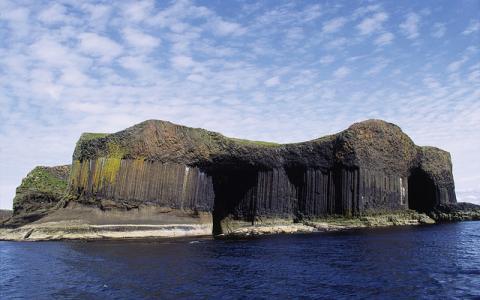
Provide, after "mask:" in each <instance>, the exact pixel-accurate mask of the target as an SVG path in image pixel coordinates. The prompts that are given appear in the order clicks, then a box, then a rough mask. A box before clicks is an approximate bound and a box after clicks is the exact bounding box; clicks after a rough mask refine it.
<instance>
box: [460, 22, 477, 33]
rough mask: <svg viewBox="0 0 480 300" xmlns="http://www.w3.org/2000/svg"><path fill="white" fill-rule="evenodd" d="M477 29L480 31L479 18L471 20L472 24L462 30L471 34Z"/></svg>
mask: <svg viewBox="0 0 480 300" xmlns="http://www.w3.org/2000/svg"><path fill="white" fill-rule="evenodd" d="M477 31H480V21H478V20H471V21H470V24H469V25H468V27H467V28H466V29H465V30H464V31H463V32H462V34H464V35H469V34H472V33H475V32H477Z"/></svg>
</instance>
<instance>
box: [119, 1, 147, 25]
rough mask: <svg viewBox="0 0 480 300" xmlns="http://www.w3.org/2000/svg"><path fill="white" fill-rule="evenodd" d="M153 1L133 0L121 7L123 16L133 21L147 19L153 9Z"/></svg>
mask: <svg viewBox="0 0 480 300" xmlns="http://www.w3.org/2000/svg"><path fill="white" fill-rule="evenodd" d="M154 5H155V4H154V2H153V1H152V0H145V1H133V2H130V3H128V4H126V5H124V7H123V15H124V17H125V18H126V19H127V20H129V21H133V22H140V21H143V20H147V19H148V18H149V16H150V13H151V12H152V11H153V7H154Z"/></svg>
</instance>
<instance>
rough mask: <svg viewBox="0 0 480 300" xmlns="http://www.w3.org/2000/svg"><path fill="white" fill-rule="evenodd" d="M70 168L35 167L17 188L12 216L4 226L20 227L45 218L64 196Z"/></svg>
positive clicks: (67, 166)
mask: <svg viewBox="0 0 480 300" xmlns="http://www.w3.org/2000/svg"><path fill="white" fill-rule="evenodd" d="M69 175H70V166H69V165H66V166H57V167H41V166H40V167H36V168H34V169H33V170H32V171H31V172H30V173H28V175H27V177H25V178H24V179H23V180H22V183H21V184H20V186H19V187H17V191H16V195H15V198H14V199H13V215H12V218H11V219H9V220H8V221H7V222H6V224H7V225H10V226H15V225H22V224H24V223H29V222H33V221H36V220H38V219H40V218H42V217H43V216H45V215H46V214H47V213H48V212H49V211H51V209H52V208H54V207H55V206H56V205H57V203H58V202H59V201H60V199H62V197H63V196H65V193H66V192H67V187H68V177H69Z"/></svg>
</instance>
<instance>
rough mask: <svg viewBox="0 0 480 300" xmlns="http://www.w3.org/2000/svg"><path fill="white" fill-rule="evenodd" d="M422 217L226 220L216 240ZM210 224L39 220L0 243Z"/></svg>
mask: <svg viewBox="0 0 480 300" xmlns="http://www.w3.org/2000/svg"><path fill="white" fill-rule="evenodd" d="M434 223H435V221H434V220H433V219H431V218H430V217H428V216H427V215H425V214H418V213H416V212H413V211H409V212H399V213H391V214H384V215H376V216H365V217H360V218H346V217H341V216H338V217H329V218H324V219H314V220H305V221H301V222H299V221H296V222H295V221H293V220H287V219H264V220H257V221H256V222H255V224H254V225H250V226H249V225H246V224H243V222H239V221H235V220H230V221H229V224H228V225H226V226H225V228H229V230H228V231H227V232H225V233H222V234H219V235H216V236H215V237H217V238H239V237H240V238H244V237H251V236H259V235H270V234H295V233H312V232H331V231H341V230H350V229H356V228H374V227H387V226H412V225H424V224H434ZM212 229H213V228H212V225H211V224H209V223H202V224H187V223H185V224H180V223H177V224H132V223H130V224H128V223H123V224H88V223H86V222H85V220H75V221H65V220H63V221H61V220H59V221H47V222H45V221H42V222H34V223H31V224H27V225H24V226H21V227H18V228H0V240H8V241H53V240H102V239H117V240H118V239H149V238H175V237H196V236H212Z"/></svg>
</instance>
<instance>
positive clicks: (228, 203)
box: [210, 166, 258, 235]
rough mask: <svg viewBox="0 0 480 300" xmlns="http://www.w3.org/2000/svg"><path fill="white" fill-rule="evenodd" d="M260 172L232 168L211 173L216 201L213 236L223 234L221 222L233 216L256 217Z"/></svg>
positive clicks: (249, 218) (247, 218)
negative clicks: (256, 193)
mask: <svg viewBox="0 0 480 300" xmlns="http://www.w3.org/2000/svg"><path fill="white" fill-rule="evenodd" d="M257 173H258V170H256V169H254V168H248V167H247V168H238V167H235V166H231V167H228V168H219V169H217V170H214V171H211V172H210V174H211V176H212V179H213V189H214V192H215V201H214V207H213V234H214V235H216V234H220V233H223V232H222V226H221V222H222V220H223V219H224V218H226V217H229V216H233V217H239V218H241V219H243V220H250V221H251V222H252V224H253V219H254V217H255V191H254V190H255V186H256V183H257V176H258V174H257Z"/></svg>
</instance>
